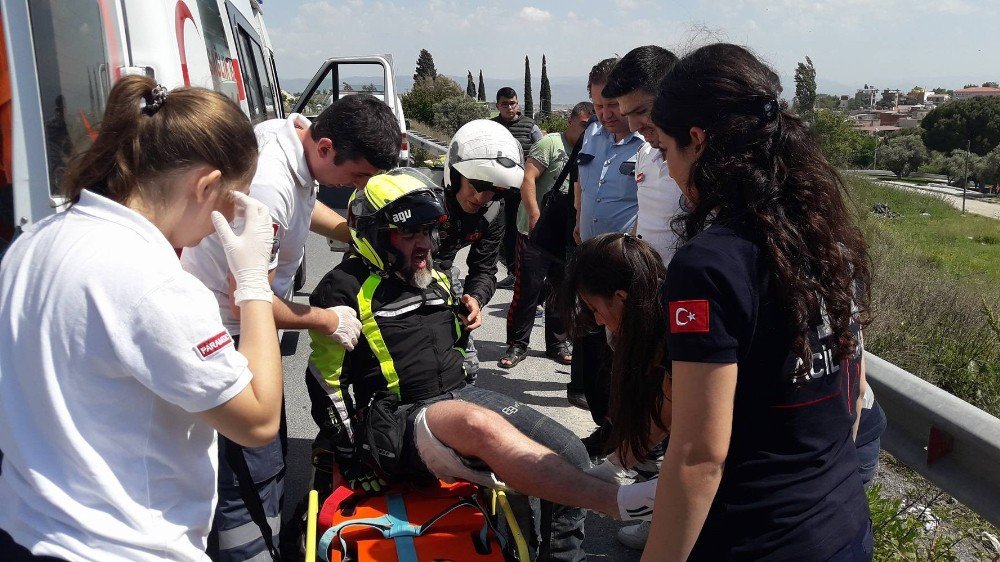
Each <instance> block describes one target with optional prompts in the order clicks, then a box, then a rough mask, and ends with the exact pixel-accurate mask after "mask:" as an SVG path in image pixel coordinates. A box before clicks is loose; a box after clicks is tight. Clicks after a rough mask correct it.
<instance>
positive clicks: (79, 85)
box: [28, 0, 122, 193]
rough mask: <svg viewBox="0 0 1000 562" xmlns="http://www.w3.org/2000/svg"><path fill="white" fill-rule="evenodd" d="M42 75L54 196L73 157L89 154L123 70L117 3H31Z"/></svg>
mask: <svg viewBox="0 0 1000 562" xmlns="http://www.w3.org/2000/svg"><path fill="white" fill-rule="evenodd" d="M28 9H29V11H30V15H31V34H32V40H33V42H34V47H35V61H36V62H35V64H36V66H37V70H38V90H39V92H38V93H39V97H40V101H41V105H42V114H43V118H44V119H45V124H44V130H45V151H46V156H47V158H48V165H49V180H50V184H51V185H50V188H51V192H52V193H58V186H59V182H60V180H61V179H62V175H63V173H64V172H65V169H66V164H67V162H68V160H69V158H70V156H71V155H72V154H74V153H76V152H79V151H81V150H84V149H86V148H87V147H88V146H89V145H90V142H91V140H92V137H94V136H96V134H97V132H96V131H97V126H98V124H99V123H100V121H101V119H102V117H103V116H104V106H105V103H106V101H107V97H108V93H109V91H110V90H111V82H112V81H113V73H114V72H115V71H116V70H117V68H118V67H120V66H121V64H122V62H121V48H120V46H119V45H120V44H121V41H120V40H119V38H118V34H117V27H115V28H114V29H110V30H108V29H105V23H109V24H112V25H114V22H117V21H118V14H117V13H116V12H115V9H116V8H115V6H114V3H113V2H97V1H94V0H87V1H78V2H65V1H61V0H32V1H31V2H28Z"/></svg>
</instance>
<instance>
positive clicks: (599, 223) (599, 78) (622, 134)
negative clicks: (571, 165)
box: [575, 59, 645, 241]
mask: <svg viewBox="0 0 1000 562" xmlns="http://www.w3.org/2000/svg"><path fill="white" fill-rule="evenodd" d="M616 62H617V59H606V60H603V61H601V62H599V63H597V65H596V66H594V68H593V69H592V70H591V72H590V80H589V81H588V84H587V89H588V90H589V91H590V97H591V99H592V100H593V102H594V110H595V112H596V115H597V117H598V120H599V121H598V122H595V123H591V124H590V126H589V127H588V128H587V130H586V131H585V132H584V137H583V147H582V148H581V149H580V156H579V159H578V162H579V171H580V179H579V184H578V186H577V189H576V191H575V193H576V196H577V206H576V208H577V232H578V234H577V236H578V240H579V241H583V240H587V239H589V238H593V237H595V236H597V235H599V234H605V233H608V232H631V231H632V227H633V226H634V225H635V220H636V214H637V213H638V210H639V203H638V198H637V193H638V187H637V185H636V182H635V159H636V153H637V152H638V151H639V147H640V146H642V143H643V142H645V140H644V139H643V138H642V135H640V134H639V133H638V132H636V133H633V132H631V131H629V127H628V121H627V120H626V119H625V118H624V117H622V115H621V112H620V111H619V109H618V100H617V99H615V98H605V97H604V96H602V95H601V90H602V89H603V88H604V85H605V84H606V83H607V81H608V75H609V74H610V73H611V69H612V68H614V65H615V63H616Z"/></svg>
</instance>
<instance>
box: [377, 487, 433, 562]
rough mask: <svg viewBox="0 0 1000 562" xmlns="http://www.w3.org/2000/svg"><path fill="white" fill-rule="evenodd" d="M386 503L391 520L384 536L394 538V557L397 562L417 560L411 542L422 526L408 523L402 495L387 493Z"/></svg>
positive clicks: (415, 549)
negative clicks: (390, 524)
mask: <svg viewBox="0 0 1000 562" xmlns="http://www.w3.org/2000/svg"><path fill="white" fill-rule="evenodd" d="M386 504H387V506H388V508H389V520H390V521H392V527H390V528H389V530H388V532H387V533H388V534H386V538H393V539H396V542H395V544H396V557H397V558H399V562H417V548H416V546H414V544H413V537H414V536H420V535H421V534H423V532H424V528H423V527H417V526H415V525H412V524H410V522H409V519H408V518H407V516H406V502H404V501H403V496H401V495H399V494H389V496H388V497H387V498H386Z"/></svg>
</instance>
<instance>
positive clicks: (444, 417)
mask: <svg viewBox="0 0 1000 562" xmlns="http://www.w3.org/2000/svg"><path fill="white" fill-rule="evenodd" d="M425 416H426V421H427V425H428V427H429V428H430V430H431V432H433V434H434V436H436V437H437V439H438V440H440V441H441V442H442V443H443V444H445V445H447V446H448V447H450V448H451V449H454V450H455V452H457V453H458V454H459V455H461V456H463V457H469V458H478V459H480V460H482V461H483V462H485V463H486V464H487V465H489V467H490V468H491V469H492V470H493V472H495V473H496V474H497V476H498V477H499V478H500V479H501V480H503V481H504V482H505V483H506V484H507V485H508V486H509V487H511V488H514V489H516V490H518V491H519V492H521V493H523V494H526V495H529V496H535V497H539V498H543V499H546V500H549V501H552V502H555V503H558V504H562V505H575V506H580V507H583V508H586V509H590V510H594V511H600V512H602V513H607V514H609V515H612V516H615V517H618V516H619V509H618V501H617V497H616V496H617V492H618V488H617V486H615V485H614V484H611V483H608V482H605V481H603V480H600V479H597V478H594V477H592V476H590V475H588V474H586V473H584V472H583V471H581V470H579V469H578V468H576V467H574V466H573V465H571V464H569V463H568V462H566V461H565V460H564V459H563V458H562V457H560V456H559V455H557V454H556V453H554V452H552V451H551V450H549V449H547V448H545V447H543V446H541V445H539V444H538V443H536V442H534V441H532V440H531V439H529V438H527V437H525V436H524V435H523V434H522V433H521V432H519V431H518V430H517V429H516V428H515V427H514V426H513V425H511V424H510V422H508V421H507V420H505V419H504V418H503V417H502V416H500V415H499V414H497V413H495V412H492V411H490V410H487V409H486V408H482V407H480V406H476V405H474V404H470V403H467V402H462V401H458V400H447V401H444V402H437V403H435V404H432V405H431V406H429V407H428V408H427V410H426V412H425Z"/></svg>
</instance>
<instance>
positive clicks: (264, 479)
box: [181, 94, 401, 562]
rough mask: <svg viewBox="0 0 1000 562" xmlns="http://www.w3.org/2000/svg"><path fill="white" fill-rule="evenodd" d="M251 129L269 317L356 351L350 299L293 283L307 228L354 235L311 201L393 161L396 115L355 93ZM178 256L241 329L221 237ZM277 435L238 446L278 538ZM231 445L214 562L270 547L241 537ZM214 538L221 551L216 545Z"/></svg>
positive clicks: (229, 324)
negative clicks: (322, 300) (298, 291)
mask: <svg viewBox="0 0 1000 562" xmlns="http://www.w3.org/2000/svg"><path fill="white" fill-rule="evenodd" d="M254 132H255V134H256V136H257V143H258V145H259V148H260V158H259V160H258V163H257V172H256V174H255V176H254V179H253V182H252V183H251V185H250V194H251V196H252V197H254V198H255V199H257V200H258V201H261V202H262V203H264V204H265V205H267V206H268V208H269V209H270V211H271V220H272V222H273V224H272V227H273V228H274V232H275V247H274V251H273V252H272V262H271V265H270V269H271V270H270V278H271V287H272V290H273V291H274V297H275V298H274V320H275V325H276V326H277V327H278V328H279V329H292V330H303V329H308V330H317V331H319V332H321V333H324V334H329V335H330V336H332V337H333V338H334V339H336V340H337V341H339V342H340V344H341V345H343V346H344V347H345V348H346V349H352V348H353V347H354V344H355V343H356V342H357V340H358V334H359V333H360V331H361V323H360V322H359V321H358V319H357V315H356V313H355V312H354V311H353V310H352V309H350V308H347V307H335V308H332V309H324V308H317V307H313V306H309V304H307V303H297V302H293V301H292V300H291V298H292V291H293V288H292V286H293V282H294V277H295V272H296V270H297V269H298V267H299V264H300V263H301V261H302V257H303V255H304V253H305V242H306V237H307V235H308V234H309V232H310V231H312V232H315V233H317V234H320V235H322V236H326V237H330V238H336V239H338V240H341V241H344V242H347V241H349V240H350V234H349V231H348V229H347V223H346V221H345V220H344V218H343V217H341V216H340V215H339V214H337V213H336V212H334V211H333V210H331V209H330V208H329V207H327V206H326V205H324V204H323V203H322V202H319V201H317V200H316V195H317V190H318V186H319V184H323V185H328V186H339V185H349V186H353V187H355V188H358V189H361V188H364V186H365V184H366V183H367V182H368V179H369V178H370V177H371V176H373V175H375V174H377V173H379V171H381V170H385V169H389V168H392V167H393V166H395V164H396V162H397V160H398V158H399V146H400V141H401V137H400V134H399V125H398V123H397V122H396V118H395V117H394V116H393V114H392V111H391V110H390V109H389V107H388V106H386V105H385V103H383V102H382V101H380V100H378V99H377V98H375V97H373V96H370V95H366V94H355V95H351V96H347V97H345V98H342V99H340V100H337V101H335V102H334V103H332V104H331V105H330V106H329V107H328V108H326V109H325V110H324V111H323V113H321V114H320V115H319V117H317V118H316V120H315V121H314V122H310V121H309V120H308V119H306V118H305V117H303V116H301V115H299V114H297V113H293V114H292V115H290V116H289V117H288V118H287V119H271V120H269V121H265V122H263V123H260V124H258V125H257V126H256V127H254ZM181 264H182V266H183V267H184V269H185V270H187V271H188V272H190V273H191V274H192V275H194V276H195V277H197V278H199V279H200V280H201V281H202V282H203V283H205V285H206V286H208V288H209V289H211V290H212V292H213V293H214V294H215V297H216V299H217V301H218V304H219V312H220V313H221V315H222V320H223V324H225V326H226V328H228V329H229V331H230V332H231V333H233V335H235V336H237V337H238V334H239V317H238V314H237V312H238V311H237V310H236V309H235V308H234V307H232V306H231V294H232V286H231V280H232V278H231V277H230V276H228V275H227V273H228V270H227V269H226V259H225V254H224V252H223V250H222V245H221V243H220V241H219V238H218V237H217V236H214V235H213V236H209V237H207V238H205V239H204V240H203V241H202V242H201V244H199V245H198V246H196V247H194V248H190V249H187V250H185V251H184V252H183V253H182V254H181ZM283 441H284V439H283V437H282V436H279V438H278V439H276V440H275V441H274V442H273V443H271V444H270V445H267V446H264V447H260V448H256V449H245V450H244V451H243V453H244V456H245V458H246V459H247V465H248V467H249V470H250V475H251V477H252V478H253V481H254V484H255V487H256V488H257V491H258V494H259V495H260V497H261V498H262V499H263V500H264V509H265V512H266V514H267V516H268V518H269V519H270V520H271V521H272V533H273V534H274V535H275V537H277V534H278V525H279V524H280V515H281V512H280V509H281V501H282V494H283V482H282V478H283V474H284V470H283V469H284V452H283V450H284V445H283ZM227 446H230V445H229V444H228V443H225V442H224V440H223V439H222V438H221V437H220V443H219V452H220V462H219V504H218V508H217V510H216V517H215V523H214V525H213V537H212V538H216V537H217V543H216V542H215V541H213V540H212V539H210V543H209V544H210V554H211V556H212V558H213V559H214V560H215V561H216V562H219V561H223V560H224V561H229V560H248V559H251V558H252V557H253V556H255V555H258V554H260V553H266V545H265V543H264V540H263V538H262V537H260V536H259V533H257V534H256V535H255V538H253V539H252V540H250V541H247V540H246V536H247V533H246V532H244V530H245V529H246V528H247V525H249V526H250V529H251V531H254V530H255V529H256V526H255V525H254V523H253V522H252V519H251V517H250V513H249V512H248V511H247V509H246V508H245V505H243V500H242V499H241V497H240V493H239V488H238V484H237V479H236V477H235V475H234V474H233V472H232V470H231V467H229V466H228V463H227V462H226V461H225V452H224V448H225V447H227ZM250 534H253V533H252V532H251V533H250ZM275 542H276V541H275ZM216 544H217V551H216V549H215V548H213V547H214V546H215V545H216Z"/></svg>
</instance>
